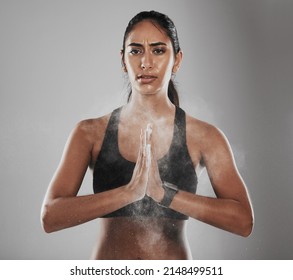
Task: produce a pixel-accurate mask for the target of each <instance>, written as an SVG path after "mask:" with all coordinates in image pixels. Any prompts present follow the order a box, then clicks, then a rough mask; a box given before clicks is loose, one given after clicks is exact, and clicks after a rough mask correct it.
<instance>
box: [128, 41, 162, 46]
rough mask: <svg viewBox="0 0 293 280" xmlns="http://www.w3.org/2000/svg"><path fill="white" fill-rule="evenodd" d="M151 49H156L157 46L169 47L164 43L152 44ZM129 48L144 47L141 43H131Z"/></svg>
mask: <svg viewBox="0 0 293 280" xmlns="http://www.w3.org/2000/svg"><path fill="white" fill-rule="evenodd" d="M149 45H150V46H151V47H156V46H161V45H163V46H167V44H166V43H163V42H156V43H151V44H149ZM128 47H143V45H142V44H140V43H130V44H129V45H128Z"/></svg>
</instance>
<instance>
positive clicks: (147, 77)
mask: <svg viewBox="0 0 293 280" xmlns="http://www.w3.org/2000/svg"><path fill="white" fill-rule="evenodd" d="M156 79H157V76H154V75H143V74H140V75H138V76H137V80H138V81H139V82H140V83H142V84H149V83H152V82H153V81H155V80H156Z"/></svg>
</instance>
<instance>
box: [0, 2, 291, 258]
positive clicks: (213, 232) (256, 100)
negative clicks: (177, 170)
mask: <svg viewBox="0 0 293 280" xmlns="http://www.w3.org/2000/svg"><path fill="white" fill-rule="evenodd" d="M144 2H145V3H142V1H140V2H138V1H131V0H124V1H113V0H107V1H93V0H92V1H75V0H68V1H65V0H61V1H59V0H58V1H57V0H54V1H37V0H35V1H33V0H28V1H21V0H19V1H16V0H6V1H5V0H1V1H0V40H1V44H0V45H1V52H0V71H1V73H0V91H1V102H0V106H1V110H0V116H1V118H0V122H1V124H0V129H1V135H0V151H1V157H0V172H1V176H0V184H1V194H0V200H1V201H0V225H1V230H0V258H1V259H88V258H89V257H90V254H91V250H92V247H93V245H94V243H95V239H96V238H97V232H98V228H99V223H98V220H95V221H92V222H89V223H87V224H84V225H81V226H78V227H75V228H71V229H66V230H63V231H60V232H56V233H53V234H50V235H48V234H45V233H44V232H43V231H42V228H41V224H40V218H39V217H40V208H41V204H42V200H43V197H44V194H45V192H46V189H47V186H48V183H49V181H50V180H51V177H52V175H53V173H54V171H55V169H56V167H57V165H58V162H59V160H60V157H61V154H62V150H63V147H64V144H65V142H66V139H67V137H68V135H69V133H70V131H71V129H72V128H73V127H74V125H75V124H76V123H77V122H78V121H80V120H82V119H86V118H93V117H98V116H101V115H103V114H106V113H108V112H110V111H111V110H113V109H114V108H116V107H118V106H120V105H121V104H123V103H125V101H126V95H125V93H124V92H123V89H124V79H123V73H122V71H121V64H120V55H119V50H120V48H121V44H122V37H123V32H124V29H125V27H126V25H127V23H128V21H129V19H130V18H131V17H132V16H133V15H135V14H136V13H137V12H139V11H141V10H150V9H155V10H159V11H162V12H164V13H167V14H168V15H169V16H170V17H171V18H172V19H173V20H174V21H175V24H176V25H177V28H178V32H179V39H180V41H181V46H182V49H183V51H184V61H183V64H182V67H181V70H180V71H179V73H178V74H177V77H176V81H177V83H178V87H179V91H180V93H181V105H182V107H183V108H184V109H185V110H186V111H187V112H188V113H189V114H191V115H193V116H195V117H197V118H200V119H203V120H205V121H208V122H210V123H213V124H214V125H216V126H218V127H219V128H220V129H221V130H222V131H224V133H225V134H226V136H227V137H228V139H229V140H230V143H231V145H232V149H233V151H234V153H235V158H236V162H237V164H238V167H239V170H240V172H241V174H242V176H243V178H244V179H245V181H246V183H247V186H248V189H249V193H250V195H251V199H252V203H253V206H254V210H255V220H256V222H255V228H254V232H253V234H252V236H250V237H249V238H247V239H245V238H241V237H238V236H235V235H233V234H230V233H227V232H224V231H221V230H218V229H216V228H213V227H211V226H208V225H205V224H203V223H201V222H198V221H196V220H193V219H190V220H189V223H188V238H189V240H190V244H191V249H192V253H193V257H194V258H195V259H292V257H293V250H292V249H293V248H292V244H293V234H292V230H293V218H292V211H293V206H292V198H293V186H292V182H293V180H292V171H293V146H292V141H293V110H292V105H293V100H292V89H293V82H292V73H293V54H292V50H293V34H292V30H293V28H292V27H293V17H292V12H293V9H292V8H293V5H292V1H285V0H280V1H273V0H258V1H254V0H253V1H252V0H243V1H241V0H195V1H191V0H190V1H188V0H181V1H153V0H149V1H144ZM91 185H92V181H91V174H90V172H88V174H87V175H86V178H85V180H84V183H83V185H82V189H81V192H80V193H81V194H88V193H92V186H91ZM199 193H200V194H206V195H213V192H212V191H211V186H210V183H209V181H208V178H207V175H206V173H203V174H202V176H201V177H200V181H199Z"/></svg>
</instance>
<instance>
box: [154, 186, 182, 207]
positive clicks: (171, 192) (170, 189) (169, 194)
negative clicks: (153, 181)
mask: <svg viewBox="0 0 293 280" xmlns="http://www.w3.org/2000/svg"><path fill="white" fill-rule="evenodd" d="M162 187H163V188H164V190H165V194H164V197H163V199H162V201H160V202H158V204H159V205H160V206H162V207H166V208H168V207H169V206H170V204H171V202H172V200H173V198H174V196H175V194H176V193H177V192H178V187H177V186H175V185H173V184H171V183H168V182H165V181H163V183H162Z"/></svg>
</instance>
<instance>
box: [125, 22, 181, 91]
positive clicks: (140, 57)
mask: <svg viewBox="0 0 293 280" xmlns="http://www.w3.org/2000/svg"><path fill="white" fill-rule="evenodd" d="M124 48H125V53H124V64H125V68H126V71H127V73H128V76H129V80H130V83H131V86H132V92H133V93H140V94H157V93H164V94H166V93H167V91H168V85H169V81H170V79H171V75H172V72H174V73H175V72H176V71H177V69H178V68H179V65H180V62H181V57H182V53H181V52H180V53H179V54H177V55H175V54H174V50H173V47H172V43H171V40H170V38H169V37H168V36H167V35H166V34H165V32H164V31H163V30H162V29H160V28H159V27H158V25H154V24H153V23H152V22H150V21H142V22H140V23H138V24H137V25H136V26H135V27H134V29H133V30H132V31H131V32H130V33H129V35H128V37H127V39H126V41H125V47H124Z"/></svg>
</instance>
